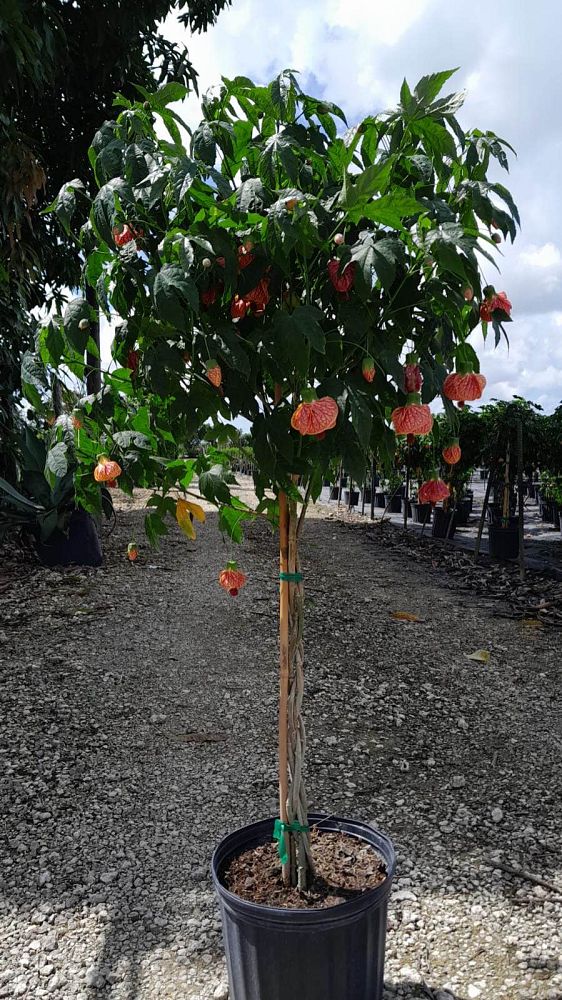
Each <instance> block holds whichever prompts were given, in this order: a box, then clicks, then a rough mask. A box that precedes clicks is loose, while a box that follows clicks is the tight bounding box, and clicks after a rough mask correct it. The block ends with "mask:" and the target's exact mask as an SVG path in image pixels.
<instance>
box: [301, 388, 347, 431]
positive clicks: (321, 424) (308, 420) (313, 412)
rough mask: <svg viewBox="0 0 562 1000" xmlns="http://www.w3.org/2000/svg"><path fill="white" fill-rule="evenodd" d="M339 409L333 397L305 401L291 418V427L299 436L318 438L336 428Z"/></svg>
mask: <svg viewBox="0 0 562 1000" xmlns="http://www.w3.org/2000/svg"><path fill="white" fill-rule="evenodd" d="M339 412H340V411H339V407H338V404H337V403H336V401H335V399H332V397H331V396H322V398H321V399H310V400H307V399H305V400H303V402H302V403H299V405H298V406H297V408H296V410H295V412H294V413H293V415H292V417H291V427H292V428H293V430H295V431H298V432H299V434H302V435H303V437H304V436H305V435H311V436H312V437H317V436H318V435H319V434H324V433H325V432H326V431H331V430H332V428H333V427H335V426H336V421H337V419H338V414H339Z"/></svg>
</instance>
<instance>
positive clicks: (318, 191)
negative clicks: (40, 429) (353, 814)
mask: <svg viewBox="0 0 562 1000" xmlns="http://www.w3.org/2000/svg"><path fill="white" fill-rule="evenodd" d="M451 75H452V74H451V72H450V71H445V72H441V73H435V74H432V75H430V76H427V77H424V78H423V79H422V80H420V81H419V83H418V84H417V86H416V87H415V89H414V90H410V88H409V86H408V84H407V83H406V82H404V84H403V86H402V89H401V93H400V104H399V107H398V108H397V110H396V111H393V112H390V113H385V114H381V115H374V114H373V115H369V116H367V117H366V118H364V119H363V121H361V122H359V123H358V124H356V125H353V126H352V127H348V124H347V122H346V119H345V115H344V113H343V111H342V110H341V109H340V108H338V107H337V106H336V105H335V104H332V103H330V102H329V101H327V100H324V99H317V98H315V97H312V96H309V95H307V94H304V93H303V92H302V91H301V89H300V87H299V84H298V82H297V80H296V78H295V76H294V75H293V73H292V72H290V71H285V72H283V73H281V74H280V75H279V76H278V77H277V78H276V79H275V80H274V81H273V82H272V83H271V84H270V85H269V86H256V85H255V84H254V83H252V82H251V81H250V80H248V79H247V78H245V77H237V78H236V79H234V80H230V81H229V80H223V82H222V84H221V86H220V87H219V88H218V89H216V90H215V91H213V92H212V93H211V94H210V95H208V96H207V97H206V98H205V99H204V101H203V115H204V117H203V121H202V122H201V124H200V125H199V126H198V127H197V128H196V129H195V130H194V131H193V133H192V134H191V136H190V139H189V142H188V145H187V148H186V146H185V145H184V141H183V135H184V133H182V131H181V122H180V121H179V120H178V119H177V116H176V115H175V112H173V111H172V110H170V109H166V115H165V116H164V122H165V124H166V126H167V128H168V131H169V135H168V136H167V137H166V138H161V136H160V135H159V133H158V131H157V130H156V127H155V124H156V120H157V118H158V116H160V117H162V111H163V109H164V108H165V105H166V93H165V92H158V93H156V94H152V95H151V94H148V93H143V95H142V97H143V100H142V101H141V102H139V103H131V102H129V101H127V100H125V99H124V98H123V97H118V98H117V100H116V104H117V106H118V107H120V108H121V109H122V110H121V111H120V113H119V115H118V117H117V119H116V121H108V122H106V123H105V124H104V125H103V126H102V127H101V128H100V130H99V131H98V133H97V134H96V136H95V137H94V141H93V144H92V149H91V160H92V163H93V167H94V171H95V177H96V181H97V184H98V187H99V190H98V191H97V193H95V194H93V195H92V198H91V201H90V202H89V217H88V219H87V221H86V222H85V223H84V225H82V227H81V229H80V234H79V239H80V241H81V245H82V248H83V255H84V288H86V286H89V287H90V288H91V289H93V290H94V291H95V294H96V297H97V301H98V303H99V307H100V308H101V309H102V310H103V311H104V312H105V313H106V315H107V317H108V318H110V319H111V320H112V322H113V323H114V324H116V332H115V339H114V342H113V357H114V359H115V361H116V363H117V367H116V368H115V369H114V370H112V371H108V372H106V373H104V386H103V389H102V392H101V393H99V394H98V395H97V396H93V397H85V398H83V399H82V400H81V401H80V402H79V404H78V406H77V410H79V421H78V423H79V425H80V426H79V427H78V426H77V427H76V455H77V459H78V463H79V464H78V468H77V473H76V477H75V479H76V491H77V500H78V502H79V503H80V504H81V505H83V506H84V507H86V508H87V509H91V510H95V509H96V505H98V504H99V492H98V489H97V487H96V484H95V482H94V479H93V476H92V469H93V466H94V465H95V462H96V458H97V456H98V455H99V454H100V453H101V454H103V456H104V458H103V463H105V464H107V463H108V462H118V465H119V467H120V468H121V469H122V472H121V475H120V476H119V480H118V485H119V486H120V487H122V488H124V489H125V490H128V491H130V490H132V489H133V487H134V486H136V485H138V486H148V487H151V488H152V489H153V495H152V497H151V498H150V499H149V501H148V506H149V513H148V514H147V517H146V529H147V533H148V535H149V538H150V539H151V540H153V541H154V540H156V539H157V537H158V536H159V535H160V534H162V533H163V532H165V531H166V530H167V528H166V518H167V516H168V515H170V516H172V517H176V518H177V520H178V522H179V523H180V526H183V528H184V530H186V531H187V533H188V534H189V533H192V534H191V537H193V534H194V532H193V516H194V515H195V516H196V517H199V519H200V520H202V518H201V516H200V514H199V513H198V511H196V510H194V509H193V507H190V506H189V505H188V504H189V503H193V499H195V500H197V499H198V498H199V497H201V496H202V497H204V498H206V500H208V501H211V502H212V503H214V504H215V505H216V506H217V507H218V511H219V524H220V527H221V529H222V530H223V531H225V532H226V533H227V534H229V535H230V536H231V537H232V538H233V539H234V540H235V541H239V540H240V539H241V536H242V529H241V525H242V522H243V521H244V520H245V519H248V518H251V517H254V516H256V515H262V516H267V517H269V518H270V520H271V521H272V522H273V523H274V524H275V525H276V526H277V527H278V529H279V535H280V622H281V627H280V660H281V674H280V676H281V681H280V726H279V754H280V771H279V779H280V802H279V807H280V822H279V824H278V826H277V827H276V830H277V835H278V837H279V839H280V846H281V847H283V848H286V852H285V850H282V851H281V852H280V853H281V854H282V856H285V853H287V858H288V860H287V861H286V862H285V864H284V866H283V870H284V876H285V878H286V880H287V881H290V882H291V883H292V884H298V885H299V886H300V887H301V888H304V887H305V886H306V884H307V881H308V879H309V873H310V870H311V862H310V853H309V838H308V828H307V802H306V794H305V790H304V785H303V773H302V767H303V756H304V749H305V731H304V725H303V720H302V716H301V701H302V695H303V676H304V675H303V667H304V662H303V642H302V617H303V580H302V573H301V568H300V561H299V544H298V542H299V534H300V530H301V528H302V524H303V517H304V513H305V511H306V507H307V505H308V503H309V502H311V501H314V500H315V499H316V498H317V497H318V496H319V494H320V491H321V488H322V482H323V478H324V477H325V476H326V475H327V474H328V473H329V470H330V468H333V467H334V465H335V464H336V463H339V462H340V461H343V463H344V466H345V468H347V469H349V471H350V473H351V475H352V476H353V479H354V480H355V481H357V482H361V481H362V480H363V476H364V472H365V469H366V467H367V466H368V464H369V462H370V456H371V454H372V453H373V452H374V451H376V452H378V454H379V455H382V456H385V455H386V456H388V458H389V460H391V456H393V454H394V450H395V436H394V431H393V429H392V425H391V416H392V420H393V422H394V424H395V426H396V424H397V422H398V426H396V430H397V432H402V433H406V434H408V433H410V432H412V433H418V434H420V433H426V432H427V430H428V429H429V428H430V425H431V421H432V417H431V414H430V413H429V408H428V406H427V404H428V403H429V402H430V401H431V400H432V399H433V398H434V397H435V396H437V395H439V394H440V393H441V391H442V387H443V383H444V381H445V378H446V376H447V373H448V372H449V371H451V370H453V369H454V370H455V371H457V372H459V373H462V374H471V373H473V374H475V375H478V372H479V364H478V358H477V355H476V353H475V351H474V348H473V347H472V345H471V343H470V342H469V339H468V338H469V336H470V334H471V332H472V331H473V330H474V329H475V327H477V326H478V324H479V323H480V321H481V315H480V309H481V307H482V306H484V315H483V316H482V320H483V322H485V323H486V324H488V323H491V324H492V326H493V328H494V332H495V335H496V340H498V339H499V337H500V335H501V332H502V329H503V323H505V322H507V321H508V320H509V318H510V316H509V310H508V309H507V304H508V302H507V300H505V297H503V298H502V296H501V295H500V296H496V299H495V300H494V302H493V308H492V303H490V302H489V301H488V299H487V298H486V296H485V294H484V291H483V287H486V288H488V286H485V285H484V286H483V282H482V275H481V265H482V264H483V263H484V264H485V262H486V261H490V260H492V259H493V258H492V257H491V251H494V250H495V246H494V243H495V240H494V239H493V235H494V234H493V233H492V226H493V227H494V228H496V229H497V230H498V231H499V232H501V233H502V234H503V236H504V237H506V238H507V237H509V238H511V239H513V238H514V237H515V232H516V225H517V223H518V215H517V209H516V207H515V205H514V203H513V201H512V198H511V196H510V194H509V191H508V190H507V189H506V188H505V187H504V186H503V185H502V184H500V183H498V182H492V181H489V180H488V179H487V173H488V169H489V166H490V164H491V162H492V161H493V160H496V161H498V162H499V164H500V166H502V167H507V158H506V152H505V147H506V145H507V144H506V143H505V142H504V141H503V140H501V139H499V138H498V137H497V136H495V135H494V134H493V133H491V132H483V131H480V130H478V129H474V130H471V131H464V130H463V129H462V128H461V126H460V125H459V122H458V120H457V119H456V117H455V115H456V112H457V111H458V109H459V108H460V106H461V104H462V97H461V96H460V95H458V94H450V95H448V96H445V97H439V94H440V91H441V89H442V87H443V85H444V84H445V83H446V81H447V80H448V79H449V77H450V76H451ZM80 198H81V199H82V200H83V199H84V195H83V192H80ZM77 208H78V210H79V208H80V206H79V205H77V194H76V192H75V190H74V187H73V182H70V183H69V184H68V185H65V186H64V188H63V189H62V191H61V192H60V194H59V197H58V200H57V203H56V209H55V210H56V211H57V212H58V214H59V215H60V217H61V221H62V222H63V224H64V225H65V226H66V227H67V228H69V227H70V225H71V220H72V217H73V212H74V211H75V210H76V209H77ZM469 293H470V294H469ZM494 295H495V292H494ZM94 319H95V313H94V312H93V311H92V308H91V306H90V305H89V303H88V302H87V301H86V298H85V296H80V297H78V298H76V299H74V300H73V301H72V302H71V303H69V305H68V307H67V310H66V313H65V315H64V316H63V317H62V319H61V320H60V321H58V320H56V319H55V320H53V321H51V323H49V324H48V325H47V326H46V327H44V328H43V330H42V331H41V332H40V334H39V337H38V357H35V358H34V359H28V366H27V371H28V373H30V380H31V384H33V379H34V378H39V377H40V376H39V375H38V374H37V367H33V366H34V365H36V366H37V365H38V364H43V365H55V366H59V368H60V366H61V365H66V366H68V367H70V369H71V370H72V371H73V372H74V374H75V375H84V352H85V351H86V350H88V349H91V346H92V345H91V343H90V342H89V337H88V324H89V323H90V322H92V321H93V320H94ZM84 321H86V322H84ZM131 352H132V353H131ZM408 356H409V357H408ZM404 365H406V367H405V368H404ZM24 381H25V373H24ZM453 398H455V397H453ZM464 398H473V397H470V396H465V397H464ZM444 402H445V406H446V408H447V409H448V412H449V413H454V407H453V405H452V403H451V402H450V401H449V400H448V399H447V398H446V397H445V398H444ZM409 407H412V408H415V411H414V409H409ZM412 415H415V417H416V419H415V420H414V421H413V422H412V420H411V417H412ZM240 417H244V418H246V419H247V420H248V421H249V422H250V425H251V437H252V445H253V451H254V456H255V462H256V471H255V476H254V479H255V490H256V494H257V497H258V507H257V509H256V511H252V510H250V509H249V508H248V507H247V506H246V505H245V504H244V503H242V502H241V501H240V500H239V499H238V498H236V496H235V495H233V493H232V490H231V487H232V486H233V485H234V480H233V477H232V476H231V475H230V474H229V472H228V467H227V463H226V460H225V458H224V455H223V453H222V451H221V447H222V445H223V444H224V442H225V440H226V438H227V437H228V433H229V423H230V421H232V420H233V419H235V418H240ZM420 417H421V420H420ZM453 430H454V428H453ZM194 434H200V435H203V436H204V438H205V439H206V441H207V447H206V450H205V453H204V454H203V455H200V456H198V457H195V458H185V457H182V456H184V455H185V453H186V451H185V449H186V443H187V442H188V441H189V440H190V439H191V438H192V437H193V435H194ZM113 475H115V472H114V473H113ZM194 482H196V484H197V485H196V488H195V486H194ZM432 483H433V485H432V486H431V491H432V498H433V497H434V495H435V494H436V485H435V483H434V481H432ZM440 489H441V492H443V491H442V487H441V486H440V485H439V483H437V492H439V490H440ZM178 490H179V491H180V493H181V495H182V497H183V500H184V501H185V503H186V504H187V505H183V504H182V503H180V501H178V500H177V491H178ZM190 497H191V498H192V499H191V500H189V498H190ZM244 583H245V576H244V574H243V572H242V569H240V570H239V569H238V567H237V566H236V565H234V564H229V565H228V566H227V567H226V568H225V570H224V571H223V572H222V573H221V577H220V584H221V586H222V587H223V588H224V589H225V590H227V591H228V593H229V594H230V595H235V594H237V593H238V592H239V591H240V588H241V587H242V586H243V584H244Z"/></svg>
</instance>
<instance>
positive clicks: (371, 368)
mask: <svg viewBox="0 0 562 1000" xmlns="http://www.w3.org/2000/svg"><path fill="white" fill-rule="evenodd" d="M376 373H377V372H376V368H375V362H374V359H373V358H372V357H371V355H370V354H368V355H367V357H365V358H363V362H362V364H361V374H362V376H363V378H364V379H365V382H372V381H373V380H374V378H375V375H376Z"/></svg>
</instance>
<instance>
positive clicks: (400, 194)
mask: <svg viewBox="0 0 562 1000" xmlns="http://www.w3.org/2000/svg"><path fill="white" fill-rule="evenodd" d="M423 211H424V206H423V205H421V204H420V203H419V201H417V200H416V198H414V196H413V195H411V194H409V193H408V191H404V190H402V189H401V188H395V189H394V190H393V191H391V192H389V194H384V195H383V196H382V197H381V198H376V199H375V200H374V201H371V202H369V203H368V204H367V205H365V206H364V207H363V208H361V209H360V210H359V209H356V210H353V211H352V212H351V213H350V217H351V218H355V214H356V212H357V213H358V217H360V216H363V217H364V218H367V219H371V220H372V221H373V222H379V223H380V224H381V225H383V226H389V227H390V228H391V229H403V228H404V225H403V220H404V219H406V218H411V217H413V216H416V215H420V213H421V212H423Z"/></svg>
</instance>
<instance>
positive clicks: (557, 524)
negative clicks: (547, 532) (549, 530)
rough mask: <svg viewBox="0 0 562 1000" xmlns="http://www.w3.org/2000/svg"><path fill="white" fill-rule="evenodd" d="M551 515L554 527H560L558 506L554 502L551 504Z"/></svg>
mask: <svg viewBox="0 0 562 1000" xmlns="http://www.w3.org/2000/svg"><path fill="white" fill-rule="evenodd" d="M552 515H553V524H554V527H555V528H556V529H557V530H558V529H559V528H560V508H559V507H557V506H556V504H553V505H552Z"/></svg>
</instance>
